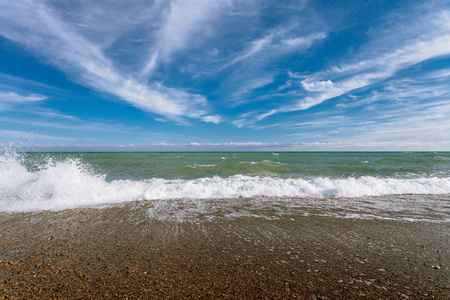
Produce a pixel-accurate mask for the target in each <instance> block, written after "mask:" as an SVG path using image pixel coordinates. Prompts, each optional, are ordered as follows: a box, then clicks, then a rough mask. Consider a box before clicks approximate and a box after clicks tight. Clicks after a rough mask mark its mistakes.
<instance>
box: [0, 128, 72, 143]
mask: <svg viewBox="0 0 450 300" xmlns="http://www.w3.org/2000/svg"><path fill="white" fill-rule="evenodd" d="M0 136H1V137H6V138H12V139H26V140H51V141H75V139H72V138H67V137H58V136H52V135H44V134H36V133H33V132H26V131H16V130H0Z"/></svg>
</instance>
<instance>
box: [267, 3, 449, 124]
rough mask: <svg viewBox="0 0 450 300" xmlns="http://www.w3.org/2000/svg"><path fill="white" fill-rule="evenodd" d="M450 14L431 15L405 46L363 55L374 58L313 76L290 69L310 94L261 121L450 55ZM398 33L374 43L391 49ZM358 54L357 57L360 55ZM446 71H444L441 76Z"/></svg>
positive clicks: (312, 104)
mask: <svg viewBox="0 0 450 300" xmlns="http://www.w3.org/2000/svg"><path fill="white" fill-rule="evenodd" d="M448 15H449V12H448V11H444V12H442V13H440V14H439V15H438V17H436V15H428V16H427V17H428V21H429V22H430V23H432V25H430V27H427V28H426V29H427V30H428V31H427V32H426V34H425V33H423V31H420V29H421V28H417V31H418V32H421V33H422V34H420V33H417V37H416V38H415V39H412V40H406V41H403V45H402V46H401V47H399V48H397V49H396V50H394V51H388V50H386V49H382V48H373V49H370V50H367V51H366V52H368V53H361V54H360V55H359V56H368V55H369V56H372V58H365V59H360V60H356V62H354V63H349V64H343V65H340V66H334V67H331V68H329V69H328V70H325V71H322V72H318V73H316V74H312V75H309V76H307V75H301V74H297V73H293V72H289V73H288V74H289V76H290V77H291V78H299V79H303V80H302V81H301V84H302V86H303V88H304V90H305V91H306V92H308V93H307V94H306V95H305V96H304V97H303V98H301V99H299V100H298V101H297V103H296V104H290V105H288V106H283V107H280V108H278V109H273V110H271V111H269V112H267V113H265V114H262V115H260V116H259V117H258V119H259V120H261V119H264V118H265V117H267V116H270V115H273V114H277V113H282V112H289V111H297V110H307V109H309V108H311V107H313V106H316V105H319V104H321V103H322V102H324V101H327V100H329V99H332V98H335V97H339V96H342V95H344V94H347V93H349V92H352V91H355V90H357V89H360V88H364V87H367V86H369V85H372V84H375V83H377V82H379V81H381V80H386V79H388V78H390V77H392V76H393V75H394V74H396V73H397V72H399V71H400V70H404V69H407V68H409V67H411V66H413V65H415V64H418V63H421V62H424V61H426V60H429V59H433V58H436V57H440V56H444V55H449V54H450V30H449V29H448V28H449V24H450V18H448ZM420 24H422V22H420V23H419V25H420ZM419 25H417V26H419ZM422 30H423V29H422ZM430 30H431V31H430ZM398 35H401V32H400V31H399V32H396V34H395V35H393V36H387V37H386V36H383V37H381V39H382V40H381V41H380V40H377V41H375V42H373V43H374V44H376V45H378V44H382V45H383V47H384V48H387V47H386V45H390V44H392V41H394V40H396V39H398ZM378 47H380V46H378ZM355 57H356V58H357V57H358V54H357V55H355ZM445 74H446V73H444V74H440V76H444V75H445Z"/></svg>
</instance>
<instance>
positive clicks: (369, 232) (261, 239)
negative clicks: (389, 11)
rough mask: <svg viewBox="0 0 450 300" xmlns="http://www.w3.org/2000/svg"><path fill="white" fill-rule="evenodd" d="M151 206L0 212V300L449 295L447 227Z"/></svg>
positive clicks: (442, 224) (151, 203)
mask: <svg viewBox="0 0 450 300" xmlns="http://www.w3.org/2000/svg"><path fill="white" fill-rule="evenodd" d="M250 200H251V199H250ZM250 200H248V201H250ZM221 201H222V202H225V201H227V200H221ZM230 201H231V200H230ZM248 201H246V199H242V201H241V202H240V203H241V205H242V208H243V209H244V208H245V206H246V205H247V206H248V205H249V203H250V202H248ZM155 205H156V204H155V202H154V201H138V202H128V203H124V204H121V205H113V206H107V207H102V208H79V209H71V210H61V211H40V212H28V213H26V212H17V213H0V260H1V262H0V299H186V298H191V299H287V298H292V299H295V298H298V299H380V298H382V299H408V298H409V299H448V298H449V296H450V293H449V291H450V282H449V265H448V262H449V261H450V255H449V251H448V248H449V241H450V230H449V229H450V226H449V224H448V223H447V222H427V221H402V220H387V219H352V218H341V217H332V216H317V215H305V214H303V215H301V214H299V213H293V214H285V215H283V214H279V213H275V212H274V213H273V214H272V215H271V213H270V212H268V211H266V212H264V213H262V212H259V211H257V209H256V208H255V211H254V215H253V216H237V217H234V218H230V217H229V216H227V217H224V215H223V214H222V215H221V212H220V211H219V212H215V215H214V216H215V217H214V218H210V217H206V216H204V217H201V216H197V217H196V218H185V219H178V220H177V219H173V218H165V219H158V218H152V217H151V215H150V217H149V212H150V211H151V210H152V208H154V207H155ZM217 205H223V203H217ZM261 215H264V217H258V216H261Z"/></svg>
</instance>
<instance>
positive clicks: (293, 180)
mask: <svg viewBox="0 0 450 300" xmlns="http://www.w3.org/2000/svg"><path fill="white" fill-rule="evenodd" d="M135 201H137V202H135ZM126 202H135V203H137V204H136V205H145V206H148V208H147V210H148V217H149V218H156V219H167V218H168V219H173V220H178V221H179V220H194V219H195V218H204V219H208V218H217V217H220V218H237V217H240V216H256V217H262V218H277V217H278V216H280V215H286V214H288V215H289V214H296V215H320V216H336V217H340V218H382V219H401V220H412V221H414V220H426V221H433V222H449V221H450V153H17V152H14V151H4V152H3V153H1V154H0V211H4V212H24V211H41V210H64V209H75V208H82V207H99V206H103V205H119V206H120V205H121V203H126Z"/></svg>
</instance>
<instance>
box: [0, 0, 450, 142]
mask: <svg viewBox="0 0 450 300" xmlns="http://www.w3.org/2000/svg"><path fill="white" fill-rule="evenodd" d="M449 116H450V1H448V0H446V1H442V0H425V1H424V0H418V1H416V0H407V1H406V0H405V1H403V0H396V1H392V0H389V1H385V0H374V1H372V0H367V1H348V0H347V1H346V0H335V1H321V0H317V1H316V0H310V1H307V0H296V1H288V0H277V1H275V0H273V1H270V0H247V1H243V0H241V1H233V0H214V1H210V0H185V1H181V0H172V1H170V0H154V1H151V0H145V1H144V0H130V1H122V0H105V1H92V0H64V1H63V0H34V1H33V0H14V1H11V0H0V144H3V145H22V146H26V147H37V148H39V147H40V149H44V148H45V149H60V150H67V149H69V150H70V149H85V150H99V151H102V150H114V149H116V150H117V149H119V150H120V149H123V150H130V151H133V150H136V151H146V150H156V151H160V150H161V151H162V150H169V151H177V150H180V151H185V150H194V151H195V150H198V151H201V150H215V151H223V150H230V151H234V150H235V151H241V150H249V151H283V150H286V151H316V150H324V151H333V150H336V151H341V150H345V151H352V150H358V151H359V150H364V151H366V150H368V151H372V150H373V151H394V150H399V151H414V150H420V151H422V150H430V151H450V117H449Z"/></svg>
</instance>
